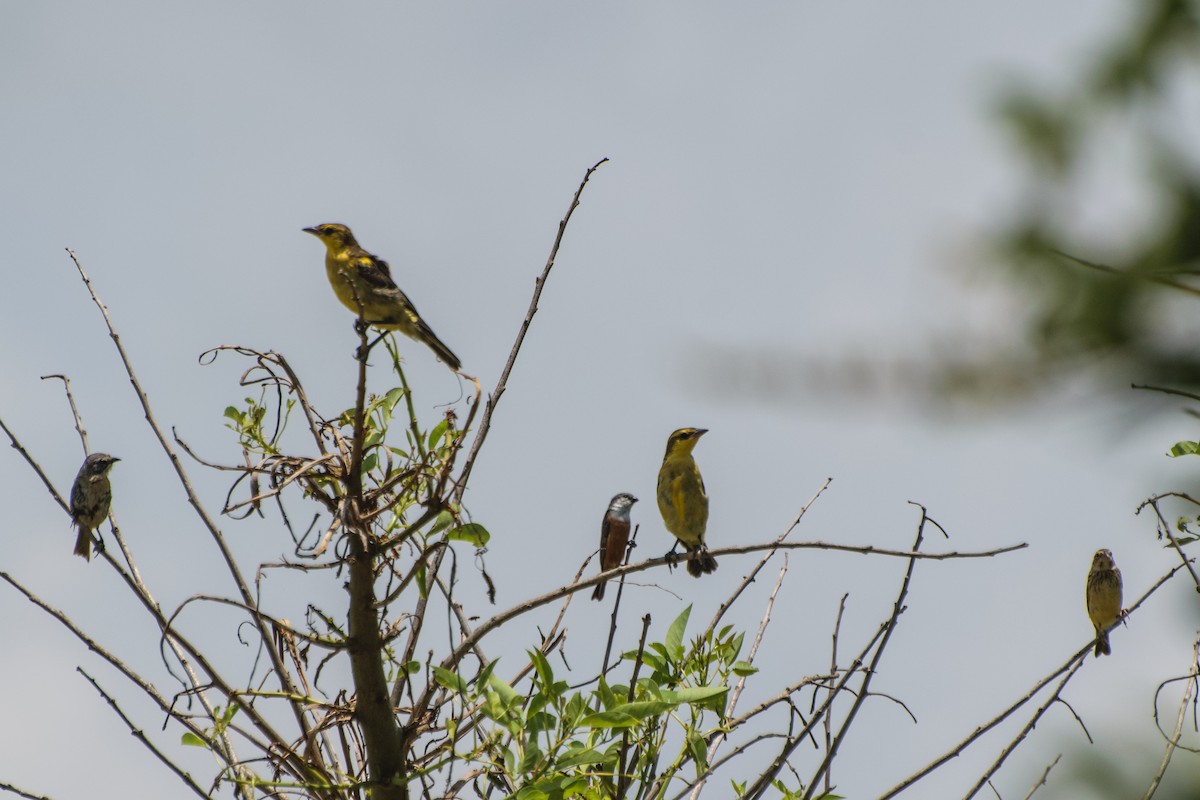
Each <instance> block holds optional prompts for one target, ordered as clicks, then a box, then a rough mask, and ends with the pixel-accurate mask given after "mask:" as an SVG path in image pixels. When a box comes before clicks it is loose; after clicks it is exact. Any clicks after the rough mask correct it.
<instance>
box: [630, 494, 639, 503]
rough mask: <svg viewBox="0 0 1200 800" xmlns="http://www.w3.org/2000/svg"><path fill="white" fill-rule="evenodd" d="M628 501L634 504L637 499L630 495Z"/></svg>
mask: <svg viewBox="0 0 1200 800" xmlns="http://www.w3.org/2000/svg"><path fill="white" fill-rule="evenodd" d="M629 499H630V501H631V502H634V503H636V502H637V501H638V499H637V498H636V497H633V496H632V495H630V497H629Z"/></svg>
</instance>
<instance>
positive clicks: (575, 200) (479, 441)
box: [454, 158, 608, 503]
mask: <svg viewBox="0 0 1200 800" xmlns="http://www.w3.org/2000/svg"><path fill="white" fill-rule="evenodd" d="M606 161H608V159H607V158H602V159H600V160H599V161H597V162H596V163H595V164H593V165H592V166H591V167H589V168H588V171H587V172H586V173H585V174H584V176H583V180H582V181H580V182H579V188H578V189H576V190H575V196H574V197H572V198H571V205H570V206H569V207H568V208H567V213H566V215H565V216H563V218H562V219H561V220H560V221H559V223H558V235H557V236H555V237H554V245H553V246H552V247H551V248H550V257H549V258H547V259H546V266H545V268H543V269H542V274H541V275H540V276H539V277H538V278H537V280H536V281H534V289H533V298H532V299H531V300H530V301H529V310H528V311H527V312H526V313H525V319H524V321H522V322H521V329H520V330H519V331H517V339H516V341H515V342H513V346H512V350H511V351H510V352H509V354H508V362H507V363H506V364H505V365H504V370H503V371H502V372H501V373H500V380H499V381H497V382H496V388H495V389H493V390H492V393H491V394H490V395H489V396H488V399H487V404H486V406H485V407H484V409H483V419H482V420H481V421H480V423H479V433H477V434H475V441H474V442H473V443H472V444H471V452H470V453H468V454H467V460H466V462H465V463H464V464H463V469H462V473H461V477H460V478H459V479H458V486H457V488H456V489H455V493H454V502H456V503H462V498H463V493H464V492H465V491H466V490H467V479H468V478H470V476H471V470H472V469H473V468H474V466H475V459H476V458H477V457H478V456H479V448H481V447H482V446H483V443H484V440H486V439H487V435H488V431H489V430H490V429H491V426H492V414H493V413H494V412H495V410H496V405H497V404H498V403H499V402H500V398H501V396H503V394H504V390H505V389H506V388H507V386H508V376H509V375H510V374H512V369H513V365H514V364H515V363H516V361H517V354H518V353H520V352H521V344H522V343H523V342H524V341H525V334H526V333H528V332H529V326H530V324H531V323H532V322H533V315H534V314H536V313H537V310H538V300H540V299H541V297H542V289H544V288H545V287H546V279H547V278H548V277H549V276H550V270H552V269H554V261H555V259H556V258H558V248H559V246H560V245H561V244H562V240H563V234H565V233H566V232H567V223H569V222H570V221H571V215H572V214H574V213H575V209H576V208H578V207H579V197H580V195H582V194H583V189H584V187H585V186H587V183H588V180H589V179H590V178H591V177H592V173H593V172H595V171H596V170H598V169H599V168H600V165H601V164H603V163H604V162H606Z"/></svg>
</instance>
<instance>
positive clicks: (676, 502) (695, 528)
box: [658, 428, 717, 578]
mask: <svg viewBox="0 0 1200 800" xmlns="http://www.w3.org/2000/svg"><path fill="white" fill-rule="evenodd" d="M706 433H708V431H707V430H706V429H704V428H680V429H679V430H677V431H675V432H674V433H672V434H671V435H670V436H669V437H668V438H667V452H666V455H665V456H663V463H662V467H660V468H659V470H658V510H659V511H660V512H661V513H662V518H663V524H665V525H666V526H667V530H668V531H670V532H671V533H672V534H674V536H675V538H676V539H678V540H679V543H681V544H683V546H684V547H686V548H687V550H688V554H689V557H688V563H687V571H688V574H690V575H691V576H692V577H695V578H699V577H700V576H701V575H704V574H706V573H709V572H713V571H714V570H716V568H717V560H716V559H715V558H713V557H712V556H711V555H709V554H708V548H706V547H705V546H704V530H705V528H707V527H708V495H707V494H706V493H705V491H704V479H703V478H701V477H700V470H699V468H698V467H697V466H696V459H694V458H692V449H693V448H694V447H695V446H696V442H698V441H700V437H701V436H703V435H704V434H706ZM674 550H675V548H674V547H672V548H671V551H672V552H674Z"/></svg>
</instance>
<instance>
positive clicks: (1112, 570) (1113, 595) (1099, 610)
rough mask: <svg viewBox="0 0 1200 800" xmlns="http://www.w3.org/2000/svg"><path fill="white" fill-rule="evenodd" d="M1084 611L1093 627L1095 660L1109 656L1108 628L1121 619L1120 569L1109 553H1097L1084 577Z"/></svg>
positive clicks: (1110, 649)
mask: <svg viewBox="0 0 1200 800" xmlns="http://www.w3.org/2000/svg"><path fill="white" fill-rule="evenodd" d="M1087 611H1088V616H1089V617H1090V618H1091V620H1092V625H1094V626H1095V628H1096V637H1097V638H1096V652H1095V655H1096V657H1099V656H1102V655H1105V656H1107V655H1111V654H1112V647H1110V646H1109V644H1108V629H1109V628H1111V627H1112V626H1113V623H1115V622H1116V621H1117V620H1118V619H1120V618H1121V615H1122V613H1124V612H1122V611H1121V570H1119V569H1117V564H1116V562H1115V561H1113V554H1112V551H1111V550H1097V551H1096V555H1094V556H1092V569H1091V571H1090V572H1088V577H1087Z"/></svg>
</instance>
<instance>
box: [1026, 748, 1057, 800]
mask: <svg viewBox="0 0 1200 800" xmlns="http://www.w3.org/2000/svg"><path fill="white" fill-rule="evenodd" d="M1061 760H1062V753H1059V754H1058V755H1056V756H1055V757H1054V760H1053V761H1051V762H1050V763H1049V764H1048V765H1047V766H1046V769H1045V771H1044V772H1042V777H1040V778H1038V780H1037V782H1036V783H1034V784H1033V786H1032V787H1031V788H1030V789H1029V793H1028V794H1026V795H1025V800H1029V798H1031V797H1033V793H1034V792H1036V791H1037V790H1038V789H1040V788H1041V787H1043V786H1045V785H1046V780H1047V779H1048V778H1049V777H1050V770H1052V769H1054V767H1055V766H1057V765H1058V762H1059V761H1061Z"/></svg>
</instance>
